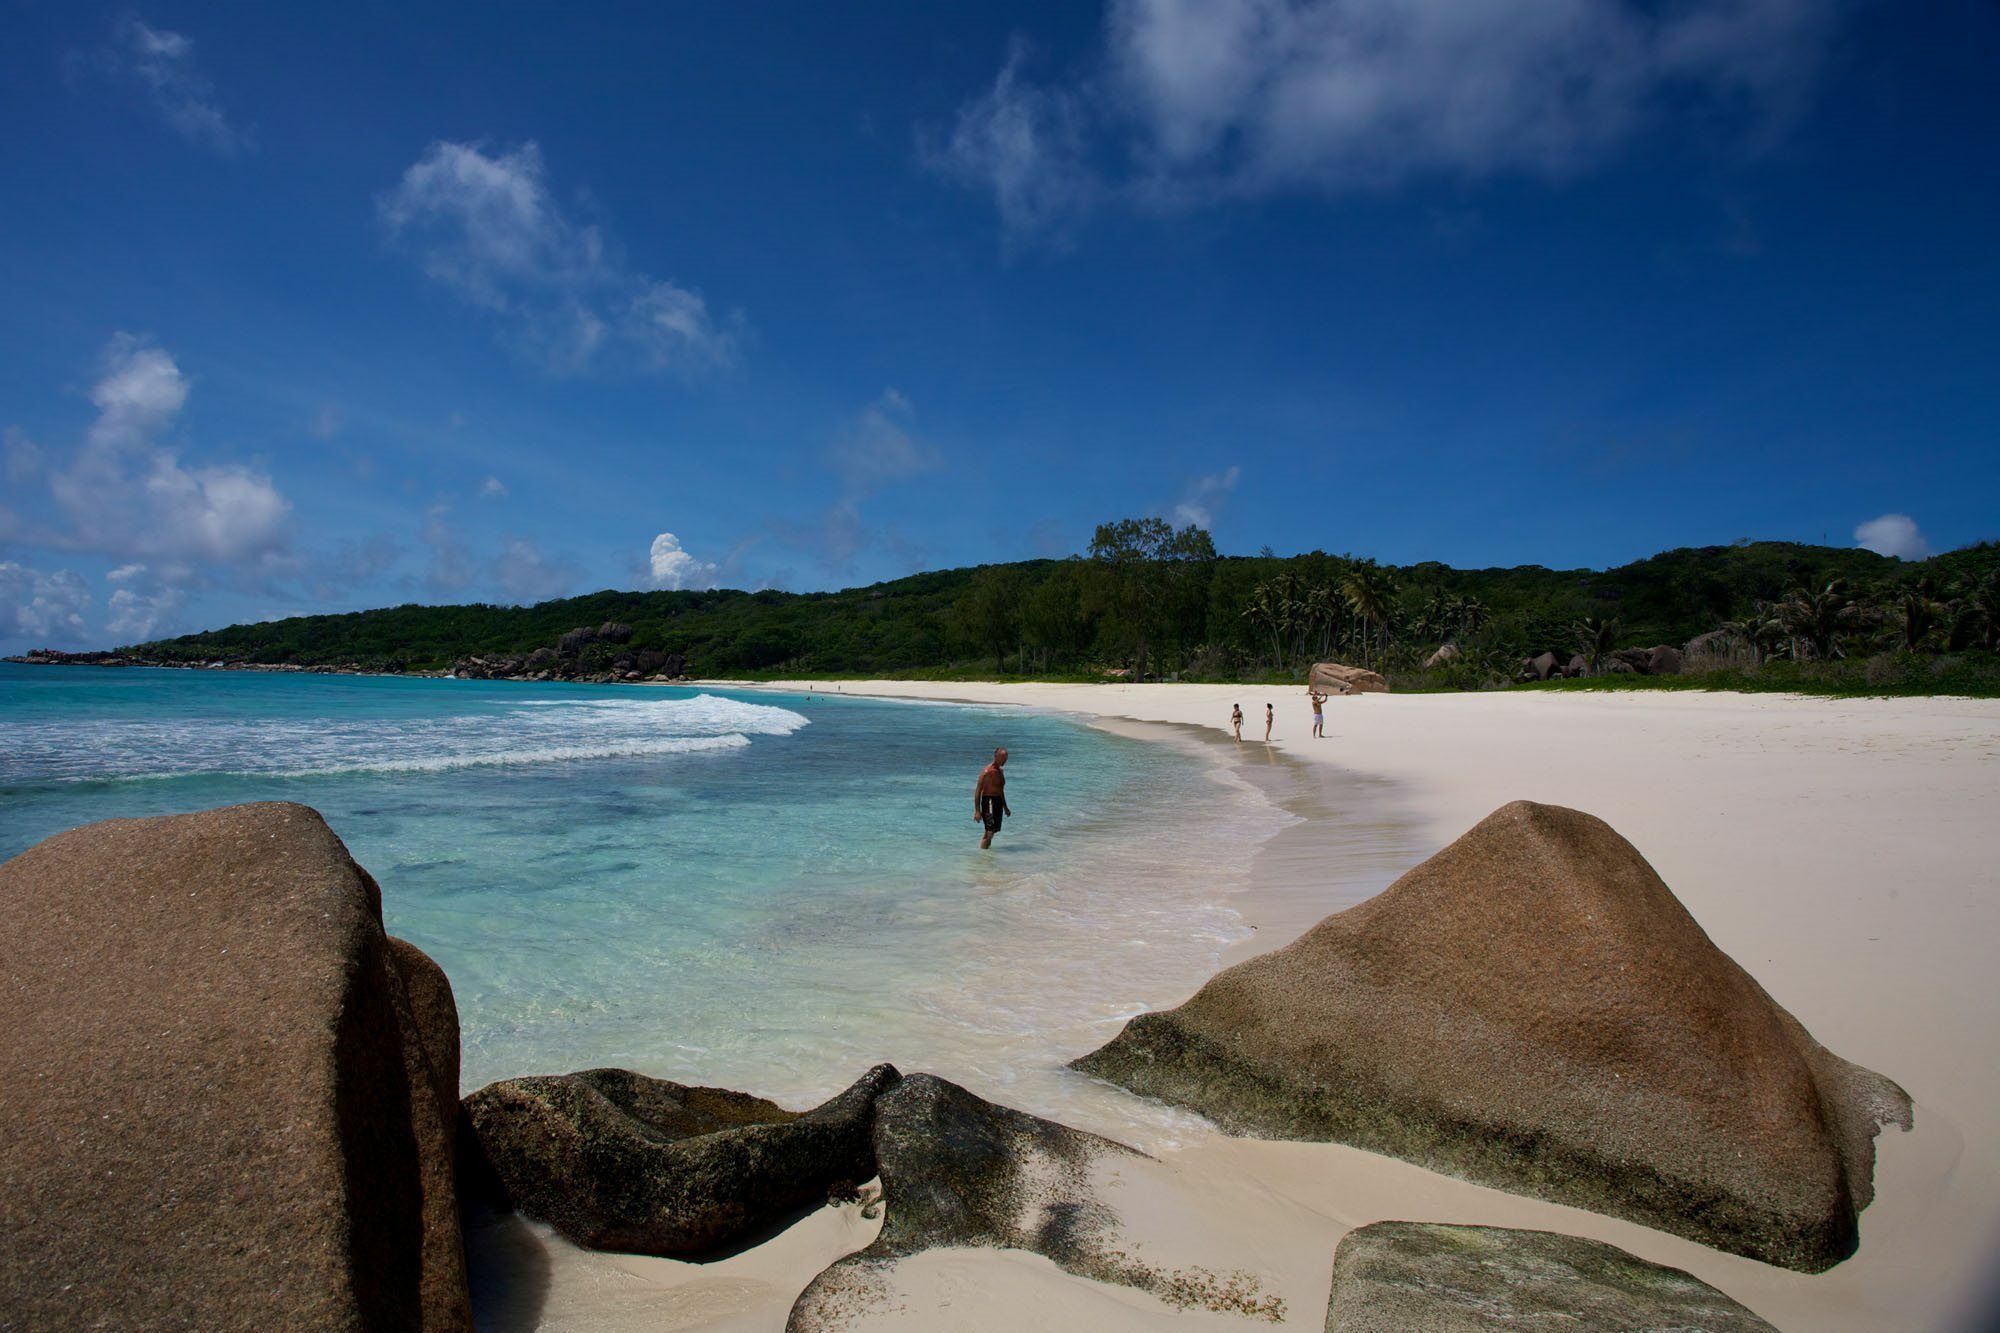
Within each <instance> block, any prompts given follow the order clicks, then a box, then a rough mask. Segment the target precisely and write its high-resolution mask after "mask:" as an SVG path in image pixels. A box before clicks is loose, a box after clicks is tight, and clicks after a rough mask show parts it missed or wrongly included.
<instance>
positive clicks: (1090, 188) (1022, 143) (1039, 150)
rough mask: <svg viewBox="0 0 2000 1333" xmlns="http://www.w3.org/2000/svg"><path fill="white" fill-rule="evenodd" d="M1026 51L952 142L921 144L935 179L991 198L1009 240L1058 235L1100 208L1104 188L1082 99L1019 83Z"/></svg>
mask: <svg viewBox="0 0 2000 1333" xmlns="http://www.w3.org/2000/svg"><path fill="white" fill-rule="evenodd" d="M1026 59H1027V51H1026V48H1025V47H1024V46H1023V45H1022V44H1021V43H1020V42H1015V43H1014V44H1013V45H1012V46H1011V47H1010V48H1009V50H1008V53H1007V60H1006V63H1005V64H1003V65H1002V66H1001V67H1000V73H999V75H998V76H997V77H996V78H995V79H994V80H993V86H992V87H991V88H988V89H987V90H986V91H985V92H984V93H982V94H981V95H980V96H978V97H976V98H974V99H973V100H972V101H970V102H967V103H966V104H965V105H964V106H962V107H960V108H959V112H958V116H957V119H956V120H955V121H954V123H953V124H952V127H951V132H950V133H949V134H944V135H937V134H925V135H921V136H919V138H918V145H917V146H918V152H919V154H920V155H921V157H922V158H923V160H924V163H925V164H926V165H927V166H929V167H930V168H931V169H932V170H933V171H936V172H938V173H939V174H940V175H943V176H945V177H947V178H949V179H952V180H955V181H957V182H958V183H960V184H961V185H967V186H970V187H972V188H975V189H981V190H986V191H988V192H990V193H991V194H992V196H993V204H994V207H995V208H997V209H998V210H999V212H1000V220H1001V223H1002V225H1003V226H1004V227H1005V229H1006V233H1007V235H1008V236H1010V237H1013V236H1022V235H1044V236H1046V235H1060V234H1061V232H1062V230H1063V229H1064V228H1065V227H1067V226H1068V224H1069V223H1070V222H1071V221H1072V220H1073V219H1075V218H1076V217H1077V216H1078V215H1080V214H1082V213H1083V212H1085V211H1087V210H1088V209H1089V208H1090V206H1091V205H1092V204H1093V203H1095V202H1096V200H1097V198H1098V195H1099V193H1100V192H1101V188H1102V187H1101V186H1100V184H1099V182H1098V180H1097V178H1096V176H1095V175H1094V174H1093V173H1092V172H1091V171H1090V169H1089V168H1088V167H1087V166H1086V165H1085V160H1084V159H1085V145H1084V140H1085V133H1086V128H1087V125H1088V123H1089V112H1088V107H1087V103H1086V101H1085V99H1084V97H1083V96H1082V95H1081V94H1079V93H1076V92H1071V91H1068V90H1065V89H1061V88H1055V87H1042V86H1037V85H1036V84H1034V83H1032V82H1029V81H1028V80H1027V79H1025V78H1024V77H1023V76H1022V72H1021V71H1022V66H1023V64H1024V63H1025V61H1026Z"/></svg>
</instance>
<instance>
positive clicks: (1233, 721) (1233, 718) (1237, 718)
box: [1229, 704, 1243, 742]
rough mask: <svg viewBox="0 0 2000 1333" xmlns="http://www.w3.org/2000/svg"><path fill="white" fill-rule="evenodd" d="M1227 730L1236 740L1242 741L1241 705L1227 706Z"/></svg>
mask: <svg viewBox="0 0 2000 1333" xmlns="http://www.w3.org/2000/svg"><path fill="white" fill-rule="evenodd" d="M1229 729H1230V730H1231V731H1234V732H1235V733H1236V739H1237V740H1238V741H1239V742H1240V741H1241V740H1242V739H1243V705H1242V704H1231V705H1229Z"/></svg>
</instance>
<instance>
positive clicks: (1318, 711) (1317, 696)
mask: <svg viewBox="0 0 2000 1333" xmlns="http://www.w3.org/2000/svg"><path fill="white" fill-rule="evenodd" d="M1306 693H1308V694H1310V695H1312V701H1313V735H1315V736H1317V737H1319V738H1320V739H1321V740H1325V739H1326V714H1325V713H1324V712H1323V711H1322V710H1324V709H1325V707H1326V696H1325V695H1324V694H1321V693H1320V692H1319V691H1318V690H1307V691H1306Z"/></svg>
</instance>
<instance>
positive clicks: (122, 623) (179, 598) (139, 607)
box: [104, 564, 187, 643]
mask: <svg viewBox="0 0 2000 1333" xmlns="http://www.w3.org/2000/svg"><path fill="white" fill-rule="evenodd" d="M105 578H106V580H107V581H109V582H111V583H114V584H117V585H118V586H117V587H115V588H113V589H112V592H111V597H110V599H109V600H108V601H107V602H106V603H105V606H106V609H107V611H108V612H109V614H108V616H107V617H106V619H105V622H104V629H105V632H106V633H109V634H113V635H116V636H117V637H118V638H119V640H120V641H121V642H124V643H143V642H145V641H146V640H148V639H153V638H157V637H159V631H160V630H162V629H163V628H167V627H169V626H170V624H171V622H172V620H173V617H174V615H175V613H177V612H178V611H179V610H180V608H181V604H182V603H183V602H184V601H185V600H186V599H187V594H186V592H185V591H184V590H183V589H181V588H179V587H177V586H175V584H174V583H173V582H171V581H168V580H167V579H163V578H161V577H159V576H157V575H156V574H155V573H154V571H152V570H150V569H148V568H147V567H146V566H145V565H141V564H131V565H120V566H119V567H118V568H116V569H114V570H112V571H111V572H110V573H109V574H107V575H105Z"/></svg>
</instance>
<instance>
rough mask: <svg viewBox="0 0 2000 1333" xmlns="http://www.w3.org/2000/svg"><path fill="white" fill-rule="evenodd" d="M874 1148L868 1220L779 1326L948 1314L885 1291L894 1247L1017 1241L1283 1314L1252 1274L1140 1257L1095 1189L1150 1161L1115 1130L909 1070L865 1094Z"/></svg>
mask: <svg viewBox="0 0 2000 1333" xmlns="http://www.w3.org/2000/svg"><path fill="white" fill-rule="evenodd" d="M875 1160H876V1164H877V1166H878V1167H879V1168H880V1171H881V1176H882V1197H881V1201H880V1202H881V1205H882V1207H883V1209H884V1221H883V1224H882V1231H881V1234H880V1235H878V1236H877V1237H876V1238H875V1241H874V1243H873V1244H871V1245H869V1246H868V1247H867V1248H866V1249H863V1250H861V1251H859V1252H858V1253H855V1254H851V1255H849V1256H847V1257H846V1258H845V1259H842V1260H840V1261H839V1262H838V1263H836V1264H834V1265H833V1266H832V1267H830V1268H828V1269H826V1270H825V1271H824V1272H822V1273H821V1274H820V1275H819V1276H818V1277H816V1278H814V1279H813V1281H812V1282H811V1284H810V1285H808V1286H807V1287H806V1289H805V1291H804V1292H803V1293H802V1294H801V1295H800V1296H799V1299H798V1301H797V1302H796V1303H795V1304H794V1305H793V1307H792V1315H791V1319H790V1321H789V1322H788V1323H787V1325H786V1328H787V1330H788V1333H832V1331H833V1330H837V1329H842V1328H845V1327H848V1326H849V1325H851V1324H854V1323H856V1322H857V1321H859V1322H866V1319H867V1317H868V1315H869V1314H870V1313H871V1312H875V1311H881V1310H895V1311H902V1312H905V1313H915V1314H916V1315H917V1316H918V1323H919V1326H920V1327H949V1326H950V1324H951V1323H952V1322H953V1318H952V1315H953V1312H952V1311H949V1310H945V1309H939V1310H937V1311H936V1312H935V1315H936V1321H935V1322H934V1323H926V1322H925V1319H926V1318H927V1316H926V1315H925V1312H923V1311H922V1310H915V1311H912V1310H911V1304H910V1303H911V1302H912V1301H918V1300H921V1299H923V1297H922V1296H920V1295H918V1294H917V1293H912V1292H898V1291H897V1289H896V1280H895V1266H896V1265H897V1263H898V1262H899V1261H901V1260H904V1259H908V1258H910V1257H912V1256H914V1255H918V1254H921V1253H923V1252H924V1251H926V1250H931V1249H939V1248H946V1247H984V1248H993V1249H1011V1250H1026V1251H1029V1252H1031V1253H1035V1254H1039V1255H1042V1256H1043V1257H1044V1258H1047V1259H1050V1260H1052V1261H1053V1262H1054V1263H1055V1264H1056V1265H1058V1266H1059V1267H1061V1268H1062V1269H1064V1270H1065V1271H1067V1272H1069V1273H1072V1274H1074V1275H1076V1276H1078V1277H1084V1278H1090V1279H1092V1280H1095V1281H1099V1282H1109V1283H1116V1284H1119V1285H1122V1286H1128V1287H1136V1288H1138V1289H1140V1290H1142V1291H1147V1292H1151V1293H1152V1294H1153V1295H1155V1296H1157V1297H1159V1298H1160V1299H1161V1300H1163V1301H1165V1302H1166V1303H1167V1304H1169V1305H1171V1306H1174V1307H1177V1308H1180V1309H1193V1308H1201V1309H1206V1310H1213V1311H1224V1312H1228V1313H1233V1314H1242V1315H1249V1316H1253V1317H1261V1318H1266V1319H1271V1320H1274V1321H1275V1320H1277V1319H1279V1318H1281V1317H1282V1316H1283V1312H1284V1302H1283V1301H1282V1300H1280V1299H1278V1298H1276V1297H1273V1296H1269V1295H1266V1294H1265V1293H1264V1292H1263V1291H1262V1290H1261V1289H1260V1287H1259V1286H1258V1285H1257V1283H1256V1281H1255V1279H1254V1277H1253V1275H1252V1274H1249V1273H1247V1272H1237V1273H1230V1274H1218V1273H1215V1272H1213V1271H1211V1270H1209V1269H1207V1268H1203V1267H1199V1266H1182V1267H1172V1266H1168V1265H1167V1264H1164V1263H1161V1262H1155V1261H1152V1260H1149V1259H1148V1258H1147V1257H1145V1254H1144V1251H1145V1249H1146V1247H1145V1246H1144V1245H1143V1244H1141V1243H1139V1242H1138V1241H1136V1240H1135V1239H1133V1238H1132V1237H1131V1236H1130V1235H1129V1234H1127V1233H1126V1232H1125V1231H1124V1230H1123V1219H1122V1218H1121V1217H1120V1216H1119V1213H1118V1211H1117V1210H1116V1209H1114V1208H1113V1207H1112V1206H1111V1205H1110V1204H1109V1203H1108V1202H1107V1201H1106V1197H1105V1196H1106V1188H1107V1186H1108V1185H1110V1184H1111V1182H1113V1181H1114V1180H1116V1179H1117V1178H1118V1177H1120V1176H1122V1175H1130V1174H1136V1173H1140V1172H1143V1171H1146V1170H1147V1169H1148V1168H1151V1169H1153V1170H1159V1169H1160V1167H1159V1164H1158V1163H1156V1162H1154V1161H1153V1159H1151V1158H1149V1157H1147V1156H1146V1155H1145V1154H1144V1153H1141V1152H1139V1151H1137V1150H1136V1149H1133V1148H1128V1147H1126V1146H1125V1145H1124V1144H1122V1143H1116V1142H1113V1141H1112V1140H1110V1139H1105V1138H1100V1137H1098V1136H1097V1135H1095V1134H1088V1133H1085V1132H1084V1131H1082V1130H1078V1129H1071V1128H1070V1127H1069V1126H1067V1125H1060V1124H1057V1123H1056V1122H1054V1121H1052V1120H1043V1119H1041V1118H1040V1117H1039V1116H1033V1115H1029V1114H1028V1113H1027V1112H1025V1111H1017V1110H1014V1109H1013V1108H1012V1107H1007V1106H1000V1105H998V1104H996V1103H993V1102H989V1101H986V1100H984V1099H983V1098H980V1097H977V1096H975V1095H973V1094H972V1093H970V1092H967V1091H966V1090H965V1089H964V1088H961V1087H959V1086H958V1085H957V1084H956V1083H950V1082H947V1081H946V1080H944V1079H941V1078H938V1077H936V1076H934V1075H931V1074H912V1075H911V1076H910V1077H908V1078H906V1079H904V1080H903V1081H902V1082H900V1083H898V1084H897V1085H896V1086H895V1087H893V1088H891V1089H889V1090H888V1091H887V1092H884V1093H883V1094H882V1095H881V1096H880V1097H879V1098H877V1099H876V1103H875ZM1154 1193H1155V1195H1156V1196H1157V1195H1158V1194H1159V1193H1163V1191H1155V1192H1154ZM932 1298H933V1299H934V1298H935V1296H934V1294H933V1296H932Z"/></svg>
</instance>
